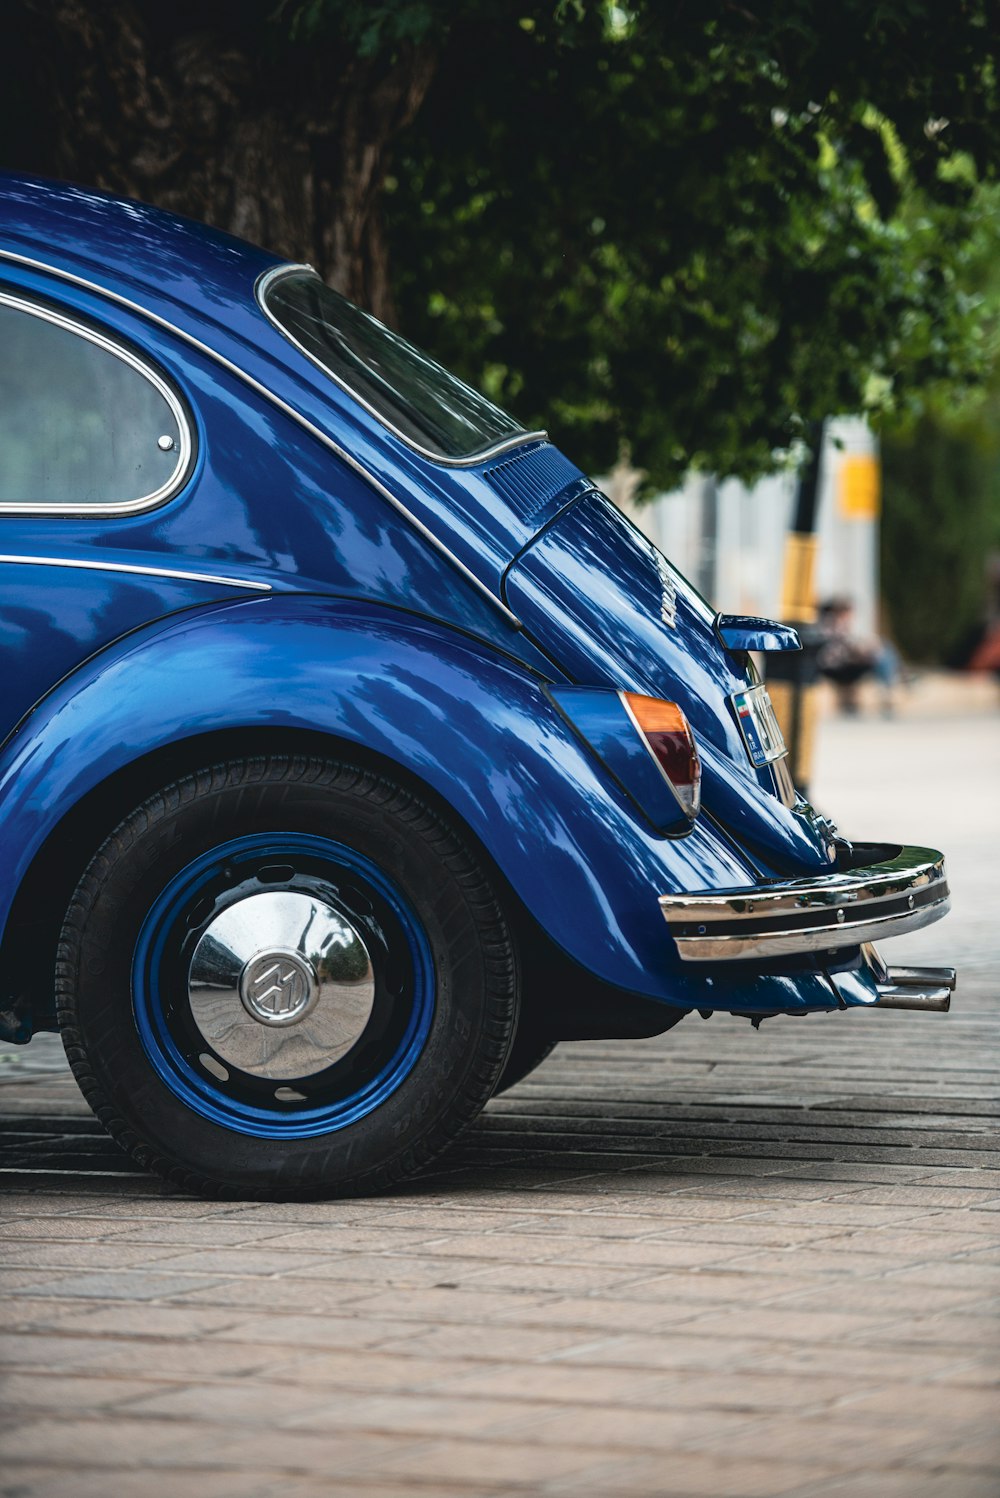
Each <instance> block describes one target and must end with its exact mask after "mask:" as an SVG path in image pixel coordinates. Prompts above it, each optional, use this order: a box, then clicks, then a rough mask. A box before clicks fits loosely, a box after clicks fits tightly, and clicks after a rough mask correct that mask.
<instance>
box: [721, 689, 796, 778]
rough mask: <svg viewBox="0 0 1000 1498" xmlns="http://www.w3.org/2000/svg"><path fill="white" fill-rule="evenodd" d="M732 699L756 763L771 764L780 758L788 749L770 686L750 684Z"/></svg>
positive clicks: (750, 752) (749, 749) (744, 738)
mask: <svg viewBox="0 0 1000 1498" xmlns="http://www.w3.org/2000/svg"><path fill="white" fill-rule="evenodd" d="M730 700H731V702H732V704H733V708H734V710H735V712H736V721H737V723H738V724H739V725H740V733H741V734H742V735H743V742H744V744H746V746H747V753H748V754H749V756H750V759H751V761H752V762H753V763H754V764H755V765H769V764H771V762H772V761H773V760H776V759H780V758H781V756H782V755H783V754H784V753H785V752H786V751H785V741H784V739H783V738H782V736H781V729H780V728H779V727H778V720H777V718H776V717H775V716H774V708H773V707H772V706H771V699H770V697H769V696H768V695H767V688H766V687H748V688H747V690H746V691H745V692H737V693H735V695H734V696H733V697H732V698H731V699H730Z"/></svg>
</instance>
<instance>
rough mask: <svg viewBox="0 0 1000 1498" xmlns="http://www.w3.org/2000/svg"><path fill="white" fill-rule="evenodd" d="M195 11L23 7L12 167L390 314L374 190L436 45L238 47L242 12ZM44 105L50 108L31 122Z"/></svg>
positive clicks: (416, 102) (275, 40) (33, 0)
mask: <svg viewBox="0 0 1000 1498" xmlns="http://www.w3.org/2000/svg"><path fill="white" fill-rule="evenodd" d="M195 14H196V15H197V12H196V13H195ZM203 15H204V18H205V19H204V21H203V22H202V24H198V21H201V17H200V16H199V17H198V20H197V21H195V22H190V21H188V19H187V16H188V12H187V9H186V8H185V7H179V8H178V9H177V10H175V9H174V8H173V7H162V8H159V7H155V6H150V5H144V4H142V3H141V0H131V3H124V4H119V5H114V6H111V5H108V6H104V5H94V4H90V3H87V0H29V3H28V4H27V5H26V6H25V12H24V19H25V25H24V27H23V29H22V31H21V33H20V39H21V46H20V47H15V49H14V53H15V56H16V55H17V53H19V52H20V53H21V54H22V55H21V56H20V57H19V58H18V60H17V63H16V66H17V67H18V69H20V70H27V73H28V76H30V78H31V80H32V86H31V89H30V90H28V89H25V90H24V91H23V94H22V97H23V99H24V101H25V103H26V105H27V110H26V117H25V116H24V115H23V114H22V112H21V111H18V115H19V118H18V133H19V134H21V135H22V143H23V144H24V145H25V149H24V150H23V151H20V152H19V151H18V149H17V144H18V143H17V142H16V141H15V143H14V145H15V149H14V151H13V152H11V150H10V149H8V150H7V151H6V152H5V155H6V158H7V161H8V162H9V163H10V164H11V165H20V164H22V163H21V162H18V161H17V160H16V158H17V156H18V155H21V157H22V162H23V164H24V165H26V166H28V167H30V168H31V169H34V170H39V171H43V172H47V173H48V174H49V175H53V176H60V177H68V178H70V179H71V180H74V181H78V182H82V183H86V184H88V185H91V186H95V187H100V188H104V189H106V190H107V191H110V192H114V193H121V194H124V195H127V196H130V197H136V198H141V199H143V200H144V201H146V202H149V203H154V204H156V205H157V206H158V207H161V208H168V209H171V210H173V211H175V212H178V213H184V214H188V215H189V216H191V217H192V218H197V219H203V220H205V221H207V222H208V223H211V224H214V225H215V226H216V227H218V228H221V229H226V230H228V231H229V232H231V233H233V234H238V235H240V236H241V237H243V238H245V239H250V240H253V241H255V242H256V243H258V244H261V245H264V246H265V247H266V248H267V249H270V250H273V251H274V252H275V253H276V254H279V255H281V256H283V257H286V258H287V259H289V260H296V261H307V262H308V263H310V264H311V265H314V266H315V268H316V269H317V270H318V271H319V273H320V275H322V276H324V277H325V278H326V279H327V280H328V281H329V282H330V284H331V285H333V286H335V287H336V288H337V289H338V290H339V291H342V292H343V293H344V294H345V295H346V296H349V297H350V298H351V299H352V300H354V301H356V302H359V303H360V304H361V305H362V306H364V307H367V308H368V309H369V310H370V311H372V312H374V313H375V314H376V316H378V317H380V318H382V319H383V321H386V322H390V323H393V322H394V321H395V308H394V304H393V297H392V290H391V285H390V279H389V264H388V256H387V251H386V242H385V236H384V233H383V228H382V219H381V211H380V204H381V192H382V188H383V186H384V183H385V177H386V172H387V169H388V165H389V157H390V152H391V149H392V145H393V142H394V140H395V138H396V136H397V134H398V132H399V131H400V130H403V129H405V127H406V126H407V125H408V124H409V123H410V122H411V121H412V119H413V117H414V115H415V114H416V112H417V110H418V109H419V107H420V104H421V102H422V100H423V98H424V96H425V94H426V92H427V89H428V87H429V85H430V82H431V78H432V76H433V72H434V64H435V56H434V53H433V51H432V50H431V49H430V48H429V47H417V46H411V47H408V48H400V49H399V50H398V52H397V54H396V55H395V56H394V58H393V59H392V60H391V61H388V62H387V61H384V60H378V59H361V58H358V57H357V56H356V55H355V54H354V53H353V52H350V51H348V50H347V49H345V48H344V47H343V45H342V44H335V43H332V42H324V43H321V44H316V45H309V46H306V45H305V44H292V43H291V42H289V41H288V39H287V38H285V37H283V36H281V35H280V34H279V33H278V32H277V31H274V32H273V33H272V35H271V42H272V45H270V46H268V45H266V44H264V43H262V41H261V36H260V34H259V33H258V34H257V36H256V39H255V41H253V40H251V41H248V40H247V28H246V27H244V26H241V25H240V22H239V16H240V11H239V7H237V8H236V12H235V17H236V19H235V20H230V21H229V24H223V25H213V24H212V16H213V10H212V7H205V8H204V11H203ZM7 66H8V67H9V68H10V67H12V60H11V54H10V52H8V60H7ZM40 75H41V77H40ZM46 75H47V76H46ZM42 80H44V83H42ZM40 84H41V86H40ZM45 85H48V86H45ZM39 99H40V100H41V101H43V102H42V104H41V105H38V104H36V105H35V106H34V110H40V109H41V108H44V111H45V114H44V117H43V118H36V119H34V120H33V119H32V114H33V112H34V110H33V109H32V100H39ZM8 134H9V127H8ZM29 137H30V144H29ZM12 156H13V157H14V158H15V159H14V160H12Z"/></svg>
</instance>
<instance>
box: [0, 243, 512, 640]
mask: <svg viewBox="0 0 1000 1498" xmlns="http://www.w3.org/2000/svg"><path fill="white" fill-rule="evenodd" d="M0 260H10V261H12V262H13V263H14V264H16V265H26V266H28V267H29V269H31V270H37V271H41V272H42V273H43V274H44V275H49V276H55V277H56V278H57V279H58V280H61V281H67V282H68V283H69V284H70V285H71V286H81V287H83V289H84V290H85V291H91V292H94V293H95V295H97V296H101V297H106V298H107V299H108V301H111V302H115V303H117V305H118V306H120V307H125V308H127V309H128V311H129V312H134V313H135V314H136V315H137V316H138V317H143V318H145V319H146V321H147V322H151V323H155V325H156V326H157V327H160V328H164V329H165V330H166V331H167V332H168V333H170V334H171V335H172V336H173V337H175V338H179V339H180V340H181V342H182V343H186V344H188V346H189V347H190V348H194V349H197V350H198V352H199V353H201V354H204V355H205V356H206V357H207V358H209V359H212V360H214V362H215V363H216V364H218V365H219V366H220V367H221V368H222V369H225V370H228V372H229V373H230V374H231V375H234V376H235V377H236V378H237V379H238V380H242V381H243V383H244V384H245V385H247V386H249V388H250V389H251V390H255V391H256V392H257V394H258V395H260V396H263V398H264V399H265V400H267V401H270V403H271V405H272V406H276V407H277V409H278V410H279V411H283V412H284V413H285V415H286V416H288V417H290V418H291V420H292V421H294V422H297V423H298V425H299V426H300V427H301V428H302V430H303V431H305V432H308V433H309V434H310V436H312V437H315V439H316V441H317V442H319V443H321V444H322V445H323V446H324V447H325V448H326V449H327V450H328V451H329V452H332V453H333V454H334V455H335V456H336V457H338V458H339V459H340V461H341V462H342V463H346V464H347V466H348V467H349V468H352V469H353V470H354V472H355V473H357V474H359V475H360V477H361V478H363V479H364V481H365V482H366V483H367V484H369V485H370V486H371V488H372V489H374V490H375V492H376V493H377V494H380V495H381V496H382V498H383V499H384V500H385V501H386V503H387V504H389V505H391V506H392V508H393V509H394V510H395V511H396V512H397V514H399V515H402V517H403V519H404V520H406V521H407V522H408V523H409V524H410V525H412V526H413V529H414V530H415V531H417V533H418V534H419V535H421V536H423V538H424V540H425V541H426V542H427V543H428V545H429V546H432V547H433V548H434V550H435V551H436V552H438V554H439V555H440V556H443V557H444V558H445V559H446V560H447V561H448V562H450V563H451V565H452V566H453V567H454V568H455V570H456V571H457V572H460V573H461V575H462V576H463V577H464V578H465V580H466V582H468V583H469V584H470V585H471V586H472V587H473V588H475V589H476V591H477V592H478V593H480V594H481V595H482V597H483V598H486V599H488V600H489V602H490V603H491V604H492V605H493V607H494V608H495V609H496V610H497V611H498V613H500V614H502V615H503V617H504V618H505V619H506V621H507V623H508V624H509V625H510V626H511V628H512V629H522V628H523V627H524V626H523V625H522V623H521V621H520V619H519V618H518V617H517V615H516V614H515V613H514V612H513V610H511V609H509V608H508V607H507V605H506V604H505V603H504V602H503V601H502V600H501V599H500V598H498V597H497V595H496V594H495V593H494V592H493V591H492V590H491V589H490V588H489V587H488V586H487V584H486V583H484V582H483V581H482V580H481V579H480V578H478V577H477V576H476V574H475V573H474V572H473V571H472V569H471V568H469V567H467V566H466V565H465V563H464V562H463V561H462V560H461V559H460V558H459V557H457V556H455V554H454V552H453V551H451V550H449V548H448V547H447V546H445V544H444V542H443V541H441V540H440V539H439V538H438V537H437V536H436V535H435V534H434V532H433V531H432V530H430V529H429V528H428V527H427V526H426V525H424V523H423V521H422V520H418V519H417V517H416V515H414V514H413V512H412V511H411V510H409V509H407V507H406V505H405V504H403V502H402V500H400V499H397V498H396V496H395V495H394V494H393V493H392V491H391V490H390V489H387V488H386V486H385V485H384V484H383V483H381V482H380V481H379V480H378V479H377V478H375V476H374V475H373V474H371V473H369V471H368V469H367V468H365V466H364V464H363V463H359V462H358V460H357V458H355V457H352V455H351V454H350V453H349V452H348V451H347V450H346V448H343V447H341V446H340V443H339V442H335V441H334V439H333V438H332V437H330V436H328V435H327V433H326V432H324V431H323V429H322V427H318V426H316V425H315V424H314V423H313V422H311V421H310V420H309V418H308V417H307V416H303V415H302V413H301V412H300V411H297V410H296V409H295V407H294V406H290V405H289V404H288V402H287V401H283V400H282V399H281V397H280V396H279V395H275V394H274V392H273V391H271V390H269V389H268V388H267V386H266V385H263V384H261V382H260V380H256V379H254V377H253V375H251V374H247V372H246V370H244V369H241V368H240V367H239V365H238V364H234V363H233V362H232V360H231V359H227V358H226V356H225V354H220V353H218V352H217V351H216V350H215V349H213V348H211V347H210V346H209V345H208V344H207V343H203V342H202V341H201V339H200V338H196V337H195V336H194V334H193V333H187V332H185V330H184V329H183V328H178V327H177V326H176V324H175V323H172V322H170V321H169V320H168V319H167V318H165V317H161V316H160V315H159V313H158V312H151V311H150V310H149V309H148V308H146V307H143V306H142V305H141V304H140V303H139V302H133V301H132V300H131V298H130V297H127V296H122V294H121V293H120V292H118V291H110V290H109V289H108V288H107V287H104V286H101V285H99V284H98V283H97V282H96V281H88V280H87V279H86V277H85V276H78V275H76V274H75V273H74V272H73V271H68V270H63V269H62V268H61V267H60V266H55V265H48V264H47V263H46V262H45V261H44V260H36V259H34V258H32V256H30V255H19V254H18V253H17V252H16V251H14V250H4V249H0ZM88 513H89V512H88Z"/></svg>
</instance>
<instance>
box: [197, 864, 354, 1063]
mask: <svg viewBox="0 0 1000 1498" xmlns="http://www.w3.org/2000/svg"><path fill="white" fill-rule="evenodd" d="M188 997H189V1001H190V1005H191V1014H192V1017H193V1019H194V1022H195V1024H196V1025H197V1027H198V1030H199V1031H200V1033H201V1035H202V1036H203V1038H204V1039H205V1041H206V1042H207V1043H208V1045H209V1046H211V1048H212V1050H213V1052H214V1053H215V1055H216V1056H218V1057H220V1058H221V1059H222V1061H224V1062H228V1063H229V1064H230V1065H232V1066H235V1067H239V1069H240V1070H241V1071H244V1072H249V1073H250V1074H251V1075H252V1076H256V1077H266V1078H281V1079H285V1078H292V1077H297V1078H301V1077H310V1076H314V1075H315V1074H316V1073H317V1072H321V1071H325V1070H326V1068H327V1067H329V1066H332V1065H333V1063H334V1062H335V1061H339V1060H340V1058H341V1057H342V1056H345V1055H346V1054H347V1052H348V1051H349V1050H350V1049H351V1047H352V1046H353V1045H355V1044H356V1042H357V1041H358V1039H359V1038H360V1036H361V1035H362V1033H363V1032H364V1030H365V1028H366V1026H367V1024H368V1022H369V1020H370V1018H371V1014H372V1008H373V1006H374V1003H375V975H374V972H373V970H372V962H371V956H370V954H369V951H368V948H367V947H366V946H365V943H364V942H363V941H362V939H361V937H360V935H359V934H358V932H357V930H356V929H355V928H354V926H353V925H352V924H351V922H350V921H349V920H348V919H347V918H346V916H344V915H343V914H342V913H341V912H340V911H338V910H335V909H334V908H333V906H332V905H328V904H327V903H326V902H325V901H324V900H321V899H320V898H319V897H318V896H316V895H306V894H300V893H298V892H295V891H292V890H275V891H274V892H273V893H272V892H268V893H266V894H254V895H248V896H247V897H246V898H244V899H242V900H237V901H236V902H235V903H234V904H232V905H229V906H227V907H226V909H225V910H223V911H221V912H220V914H219V915H217V916H216V917H215V919H214V920H213V921H211V922H210V923H209V925H208V926H207V927H206V928H205V930H204V931H203V933H202V935H201V937H200V938H199V941H198V944H197V946H196V947H195V949H194V953H193V955H192V958H191V966H190V970H189V974H188Z"/></svg>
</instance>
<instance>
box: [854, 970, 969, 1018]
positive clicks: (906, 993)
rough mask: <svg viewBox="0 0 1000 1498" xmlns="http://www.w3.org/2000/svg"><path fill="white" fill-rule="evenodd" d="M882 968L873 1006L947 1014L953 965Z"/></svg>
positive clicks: (952, 982) (953, 986)
mask: <svg viewBox="0 0 1000 1498" xmlns="http://www.w3.org/2000/svg"><path fill="white" fill-rule="evenodd" d="M884 972H885V978H884V979H883V980H882V981H880V982H879V983H878V984H877V987H878V1003H877V1004H873V1005H872V1008H873V1009H922V1010H924V1011H926V1012H927V1013H929V1014H947V1013H948V1010H949V1009H950V1008H951V996H952V993H953V991H954V988H955V981H956V977H955V969H954V968H953V967H890V968H886V969H884Z"/></svg>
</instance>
